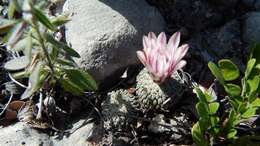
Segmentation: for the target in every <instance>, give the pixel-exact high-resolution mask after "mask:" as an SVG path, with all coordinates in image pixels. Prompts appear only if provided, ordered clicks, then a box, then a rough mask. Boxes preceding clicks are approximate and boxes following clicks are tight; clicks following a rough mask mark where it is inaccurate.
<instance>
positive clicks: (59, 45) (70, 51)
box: [45, 33, 80, 58]
mask: <svg viewBox="0 0 260 146" xmlns="http://www.w3.org/2000/svg"><path fill="white" fill-rule="evenodd" d="M45 38H46V39H47V41H48V42H50V43H51V44H53V45H54V46H56V47H57V48H62V49H63V50H64V51H66V52H67V53H68V54H69V55H70V56H72V57H77V58H79V57H80V55H79V54H78V53H77V52H76V51H75V50H74V49H72V48H71V47H69V46H67V45H66V44H64V43H61V42H58V41H56V40H55V39H54V38H53V36H52V35H50V34H48V33H46V34H45Z"/></svg>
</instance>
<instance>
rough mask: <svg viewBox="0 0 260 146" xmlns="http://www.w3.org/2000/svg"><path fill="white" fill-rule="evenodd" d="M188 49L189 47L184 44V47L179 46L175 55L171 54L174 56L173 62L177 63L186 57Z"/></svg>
mask: <svg viewBox="0 0 260 146" xmlns="http://www.w3.org/2000/svg"><path fill="white" fill-rule="evenodd" d="M188 49H189V45H188V44H184V45H182V46H180V47H179V48H177V50H176V52H175V54H173V55H174V57H173V58H174V60H175V61H176V62H179V61H180V60H181V59H182V58H183V57H184V56H185V55H186V53H187V51H188Z"/></svg>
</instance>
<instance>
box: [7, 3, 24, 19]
mask: <svg viewBox="0 0 260 146" xmlns="http://www.w3.org/2000/svg"><path fill="white" fill-rule="evenodd" d="M15 11H19V12H20V11H21V8H20V6H19V4H18V2H17V0H11V1H10V3H9V6H8V12H7V15H8V18H9V19H12V18H13V16H14V12H15Z"/></svg>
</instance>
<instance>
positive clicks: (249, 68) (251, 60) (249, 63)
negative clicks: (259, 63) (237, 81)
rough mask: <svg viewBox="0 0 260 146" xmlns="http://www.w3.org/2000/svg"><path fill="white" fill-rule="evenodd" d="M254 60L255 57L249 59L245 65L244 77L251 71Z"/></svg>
mask: <svg viewBox="0 0 260 146" xmlns="http://www.w3.org/2000/svg"><path fill="white" fill-rule="evenodd" d="M255 62H256V59H254V58H253V59H250V60H249V61H248V62H247V67H246V71H245V78H246V79H247V78H248V77H249V75H250V73H251V71H252V70H253V68H254V66H255Z"/></svg>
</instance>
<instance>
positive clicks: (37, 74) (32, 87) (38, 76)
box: [21, 62, 47, 99]
mask: <svg viewBox="0 0 260 146" xmlns="http://www.w3.org/2000/svg"><path fill="white" fill-rule="evenodd" d="M42 67H43V63H42V62H38V63H37V64H36V66H35V67H34V68H33V71H32V73H31V75H30V77H29V86H28V88H27V89H26V90H25V92H24V93H23V95H22V96H21V99H27V98H29V97H31V96H32V95H33V94H34V93H35V92H36V91H38V90H39V89H40V88H41V87H42V84H43V81H44V80H45V78H46V75H47V74H46V73H45V72H44V70H43V69H42Z"/></svg>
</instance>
